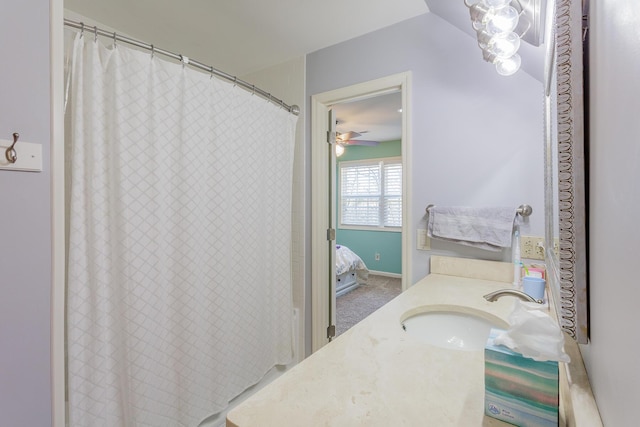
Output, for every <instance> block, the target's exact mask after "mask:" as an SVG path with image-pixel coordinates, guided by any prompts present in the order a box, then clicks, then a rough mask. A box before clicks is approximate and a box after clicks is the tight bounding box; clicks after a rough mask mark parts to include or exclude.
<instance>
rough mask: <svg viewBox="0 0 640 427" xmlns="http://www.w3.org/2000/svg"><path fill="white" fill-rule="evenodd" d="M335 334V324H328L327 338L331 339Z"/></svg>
mask: <svg viewBox="0 0 640 427" xmlns="http://www.w3.org/2000/svg"><path fill="white" fill-rule="evenodd" d="M335 336H336V325H329V326H328V327H327V338H329V339H331V338H333V337H335Z"/></svg>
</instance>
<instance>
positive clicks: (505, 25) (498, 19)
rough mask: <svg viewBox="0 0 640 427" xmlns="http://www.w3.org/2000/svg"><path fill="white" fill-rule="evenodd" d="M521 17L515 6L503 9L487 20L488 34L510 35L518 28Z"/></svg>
mask: <svg viewBox="0 0 640 427" xmlns="http://www.w3.org/2000/svg"><path fill="white" fill-rule="evenodd" d="M519 20H520V15H519V14H518V11H517V10H516V9H515V7H513V6H507V7H503V8H502V9H500V10H497V11H496V12H495V13H492V14H490V16H489V19H488V20H487V23H486V26H487V32H488V33H489V34H498V33H510V32H511V31H513V30H514V29H515V28H516V27H517V26H518V21H519Z"/></svg>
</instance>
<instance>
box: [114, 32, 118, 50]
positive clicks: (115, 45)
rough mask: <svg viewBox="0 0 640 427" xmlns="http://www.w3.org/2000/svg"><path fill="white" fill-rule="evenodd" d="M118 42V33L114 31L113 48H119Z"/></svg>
mask: <svg viewBox="0 0 640 427" xmlns="http://www.w3.org/2000/svg"><path fill="white" fill-rule="evenodd" d="M116 42H117V39H116V32H115V31H114V32H113V47H117V46H118V44H117V43H116Z"/></svg>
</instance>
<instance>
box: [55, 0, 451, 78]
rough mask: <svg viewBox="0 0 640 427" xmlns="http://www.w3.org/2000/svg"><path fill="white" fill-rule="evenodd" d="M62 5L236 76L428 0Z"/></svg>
mask: <svg viewBox="0 0 640 427" xmlns="http://www.w3.org/2000/svg"><path fill="white" fill-rule="evenodd" d="M460 1H462V0H460ZM65 8H66V9H69V10H71V11H74V12H76V13H79V14H80V15H83V16H86V17H89V18H92V19H93V20H95V21H97V22H99V23H101V24H103V25H108V26H109V27H111V28H113V29H115V30H116V31H118V32H120V33H122V34H127V35H129V36H130V37H133V38H137V39H140V40H142V41H145V42H147V43H153V44H154V45H156V46H158V47H161V48H163V49H167V50H169V51H172V52H175V53H180V54H183V55H185V56H188V57H190V58H193V59H195V60H197V61H200V62H203V63H205V64H208V65H213V66H214V67H215V68H217V69H219V70H221V71H224V72H226V73H229V74H231V75H236V76H242V75H245V74H248V73H251V72H255V71H259V70H261V69H263V68H266V67H270V66H272V65H276V64H281V63H283V62H286V61H288V60H291V59H293V58H297V57H300V56H303V55H305V54H307V53H310V52H314V51H316V50H318V49H322V48H324V47H328V46H331V45H334V44H336V43H340V42H342V41H345V40H349V39H351V38H354V37H358V36H361V35H363V34H366V33H369V32H371V31H375V30H378V29H380V28H383V27H387V26H389V25H392V24H395V23H397V22H400V21H404V20H406V19H409V18H412V17H415V16H418V15H421V14H423V13H426V12H428V8H427V5H426V3H425V0H348V1H345V0H322V1H313V0H272V1H265V0H263V1H259V0H65Z"/></svg>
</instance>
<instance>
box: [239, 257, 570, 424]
mask: <svg viewBox="0 0 640 427" xmlns="http://www.w3.org/2000/svg"><path fill="white" fill-rule="evenodd" d="M500 264H505V263H500ZM507 266H508V267H506V268H512V266H511V265H510V264H507ZM431 271H432V274H430V275H428V276H427V277H425V278H424V279H422V280H421V281H419V282H418V283H416V284H415V285H413V286H412V287H410V288H409V289H408V290H406V291H405V292H403V293H402V294H400V295H399V296H398V297H396V298H395V299H393V300H392V301H391V302H389V303H387V304H386V305H385V306H383V307H382V308H380V309H379V310H377V311H376V312H375V313H373V314H371V315H370V316H369V317H367V318H366V319H364V320H363V321H361V322H360V323H358V324H357V325H356V326H354V327H353V328H351V329H350V330H349V331H347V332H345V333H344V334H342V335H341V336H339V337H338V338H336V339H335V340H334V341H333V342H331V343H330V344H329V345H326V346H324V347H323V348H322V349H320V350H318V351H317V352H315V353H314V354H312V355H311V356H309V357H308V358H307V359H305V360H304V361H302V362H301V363H299V364H298V365H297V366H295V367H293V368H292V369H291V370H290V371H289V372H287V373H286V374H284V375H283V376H281V377H280V378H278V379H276V380H275V381H274V382H273V383H271V384H269V385H267V386H266V387H265V388H263V389H262V390H260V391H258V392H257V393H256V394H254V395H253V396H251V397H250V398H248V399H247V400H246V401H245V402H243V403H242V404H240V405H239V406H237V407H236V408H234V409H233V410H231V411H230V412H229V413H228V415H227V426H233V427H250V426H260V427H267V426H367V427H370V426H385V427H388V426H427V425H430V426H439V427H442V426H465V427H467V426H507V425H508V424H506V423H503V422H501V421H498V420H496V419H493V418H490V417H485V416H484V351H483V350H475V351H464V350H452V349H445V348H440V347H436V346H432V345H430V344H428V343H425V342H423V341H420V340H419V339H418V338H416V337H414V336H412V335H410V334H408V333H406V332H405V331H403V329H402V326H401V320H403V319H404V318H406V317H407V313H415V312H420V311H424V310H428V309H443V310H446V309H447V308H449V309H455V310H457V311H471V312H474V313H476V314H482V315H484V316H485V317H486V316H488V318H490V319H492V320H493V321H494V322H497V323H502V322H504V323H503V324H504V326H505V327H506V325H507V323H506V321H507V318H508V316H509V314H510V313H511V311H512V309H513V305H514V298H511V297H503V298H501V299H499V300H498V301H496V302H488V301H486V300H485V299H484V298H482V295H485V294H487V293H489V292H492V291H495V290H498V289H503V288H508V287H511V284H509V283H505V282H504V281H496V280H482V279H478V278H465V277H457V276H450V275H445V274H434V273H433V271H434V268H433V262H432V270H431ZM505 271H506V270H505ZM511 271H513V270H511ZM501 326H502V325H501ZM563 412H564V411H562V408H561V413H563ZM561 417H562V418H564V416H563V415H561ZM561 425H564V421H563V422H562V423H561Z"/></svg>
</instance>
